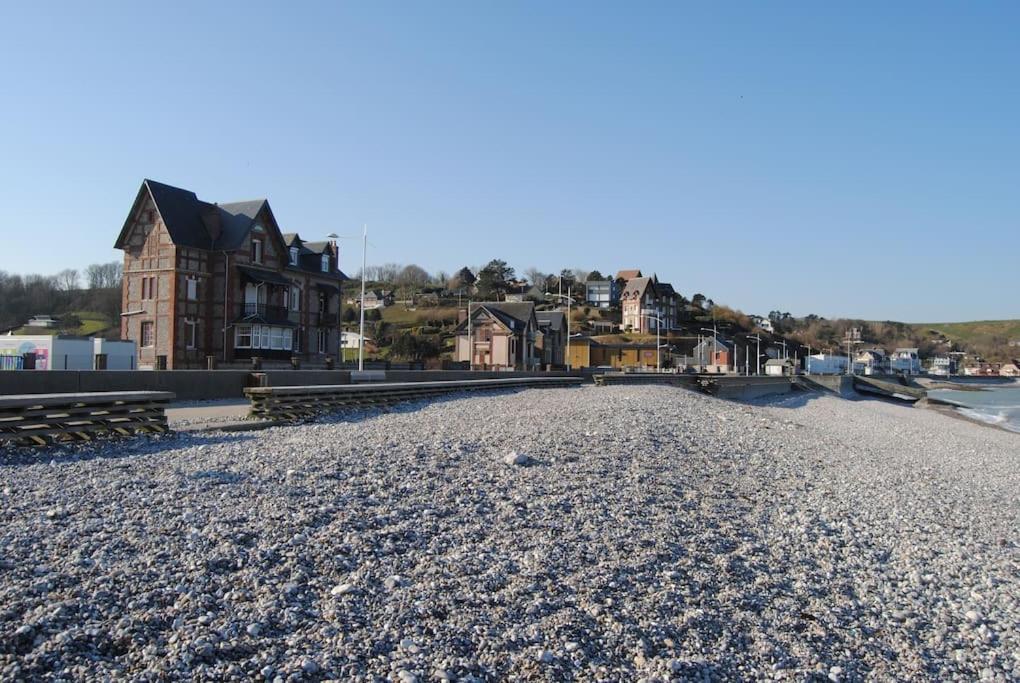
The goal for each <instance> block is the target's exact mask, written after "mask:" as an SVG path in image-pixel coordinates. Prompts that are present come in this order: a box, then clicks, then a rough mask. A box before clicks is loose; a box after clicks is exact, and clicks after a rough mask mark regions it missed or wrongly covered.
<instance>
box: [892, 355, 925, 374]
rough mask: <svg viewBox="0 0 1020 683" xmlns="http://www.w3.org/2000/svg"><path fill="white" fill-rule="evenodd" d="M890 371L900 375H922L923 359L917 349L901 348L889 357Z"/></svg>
mask: <svg viewBox="0 0 1020 683" xmlns="http://www.w3.org/2000/svg"><path fill="white" fill-rule="evenodd" d="M889 371H890V372H892V373H895V374H900V375H920V374H921V357H920V356H919V355H918V350H917V349H907V348H901V349H896V350H895V351H893V352H892V355H891V356H890V357H889Z"/></svg>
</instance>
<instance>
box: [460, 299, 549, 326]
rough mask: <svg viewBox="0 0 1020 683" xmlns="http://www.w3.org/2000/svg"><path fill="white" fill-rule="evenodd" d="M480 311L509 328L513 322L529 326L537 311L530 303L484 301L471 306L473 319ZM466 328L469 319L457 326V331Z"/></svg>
mask: <svg viewBox="0 0 1020 683" xmlns="http://www.w3.org/2000/svg"><path fill="white" fill-rule="evenodd" d="M480 311H488V312H489V313H490V314H491V315H492V316H494V317H495V318H496V319H497V320H499V321H500V322H501V323H503V324H504V325H506V326H507V327H510V326H511V325H510V323H511V322H513V323H518V324H521V325H527V324H528V323H529V322H531V316H532V313H534V311H535V304H534V303H532V302H530V301H526V302H516V301H510V302H506V301H499V302H495V301H483V302H479V303H477V304H471V316H472V318H473V317H474V316H476V315H478V313H479V312H480ZM466 328H467V319H464V320H462V321H461V322H460V323H459V324H458V325H457V328H456V329H457V331H460V330H462V329H466Z"/></svg>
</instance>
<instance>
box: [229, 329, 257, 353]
mask: <svg viewBox="0 0 1020 683" xmlns="http://www.w3.org/2000/svg"><path fill="white" fill-rule="evenodd" d="M242 337H247V338H248V343H247V344H243V343H241V338H242ZM252 339H253V337H252V326H251V325H238V326H237V327H235V328H234V348H235V349H250V348H251V342H252Z"/></svg>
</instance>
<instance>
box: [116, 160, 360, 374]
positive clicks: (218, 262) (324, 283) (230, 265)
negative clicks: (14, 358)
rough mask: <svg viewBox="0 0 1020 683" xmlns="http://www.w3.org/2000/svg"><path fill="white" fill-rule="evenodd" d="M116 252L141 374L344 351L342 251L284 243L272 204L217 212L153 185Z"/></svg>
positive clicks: (138, 198)
mask: <svg viewBox="0 0 1020 683" xmlns="http://www.w3.org/2000/svg"><path fill="white" fill-rule="evenodd" d="M114 246H115V247H116V248H117V249H121V250H123V251H124V280H123V291H122V300H121V306H122V310H123V313H122V315H121V337H123V338H125V339H131V340H133V341H135V342H136V343H137V344H138V366H139V368H141V369H146V368H154V367H155V368H167V369H177V368H197V367H203V366H204V364H205V358H206V356H216V357H219V358H220V359H221V360H226V361H231V360H237V359H246V358H251V357H254V356H258V357H261V358H267V359H272V358H277V359H289V358H291V357H292V356H298V357H299V358H305V359H315V358H322V357H324V356H334V357H335V356H336V355H337V353H338V351H339V348H340V283H341V282H342V281H343V280H344V279H345V277H344V275H343V273H341V272H340V270H339V266H338V263H337V258H338V255H339V252H338V251H337V247H336V243H335V242H332V241H328V242H327V241H322V242H305V241H303V240H302V239H301V238H300V237H298V236H297V235H296V234H293V233H292V234H289V235H285V234H284V233H283V232H281V230H280V226H279V224H278V223H277V222H276V217H275V216H274V215H273V211H272V209H271V208H270V207H269V202H268V201H267V200H265V199H257V200H253V201H245V202H234V203H229V204H213V203H210V202H205V201H202V200H200V199H199V198H198V197H197V196H195V193H194V192H190V191H188V190H183V189H180V188H177V187H172V186H170V185H164V184H163V183H157V182H155V181H153V180H145V181H143V182H142V185H141V187H140V188H139V190H138V193H137V194H136V195H135V199H134V202H133V203H132V205H131V209H130V211H129V212H128V216H127V219H126V220H125V221H124V226H123V227H122V228H121V231H120V235H119V236H118V237H117V241H116V244H115V245H114Z"/></svg>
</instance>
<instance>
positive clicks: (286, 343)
mask: <svg viewBox="0 0 1020 683" xmlns="http://www.w3.org/2000/svg"><path fill="white" fill-rule="evenodd" d="M283 350H284V351H293V350H294V330H292V329H291V328H289V327H287V328H284V330H283Z"/></svg>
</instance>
